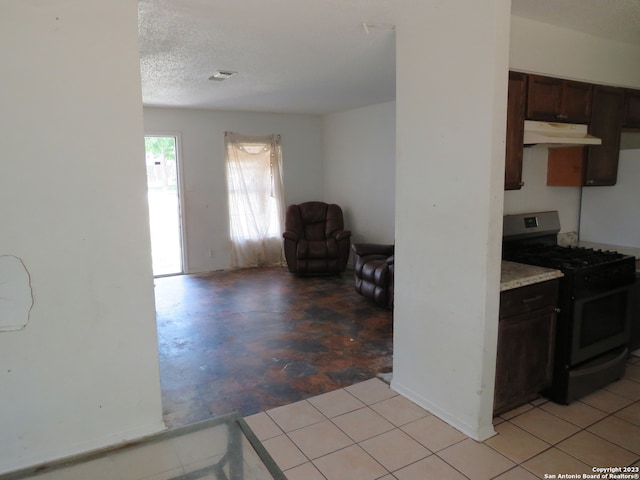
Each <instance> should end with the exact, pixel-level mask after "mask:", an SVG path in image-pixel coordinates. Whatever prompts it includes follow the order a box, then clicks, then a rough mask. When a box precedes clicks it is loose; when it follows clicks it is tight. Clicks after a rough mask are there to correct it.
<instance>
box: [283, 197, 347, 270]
mask: <svg viewBox="0 0 640 480" xmlns="http://www.w3.org/2000/svg"><path fill="white" fill-rule="evenodd" d="M282 236H283V237H284V256H285V258H286V260H287V266H288V268H289V271H290V272H292V273H300V274H326V273H341V272H344V270H345V268H346V266H347V261H348V260H349V247H350V245H351V232H350V231H349V230H344V221H343V218H342V209H341V208H340V207H339V206H338V205H335V204H327V203H324V202H305V203H301V204H299V205H289V207H287V212H286V215H285V232H284V233H283V235H282Z"/></svg>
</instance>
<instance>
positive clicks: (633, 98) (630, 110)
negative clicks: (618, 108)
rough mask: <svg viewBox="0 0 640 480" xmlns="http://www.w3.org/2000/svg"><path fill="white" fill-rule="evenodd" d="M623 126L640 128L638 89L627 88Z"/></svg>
mask: <svg viewBox="0 0 640 480" xmlns="http://www.w3.org/2000/svg"><path fill="white" fill-rule="evenodd" d="M622 126H623V127H626V128H640V90H631V89H627V90H626V91H625V101H624V121H623V123H622Z"/></svg>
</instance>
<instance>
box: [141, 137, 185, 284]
mask: <svg viewBox="0 0 640 480" xmlns="http://www.w3.org/2000/svg"><path fill="white" fill-rule="evenodd" d="M144 136H145V137H173V138H175V142H176V175H177V177H178V178H177V180H176V187H177V189H178V226H179V228H180V232H179V233H180V256H181V262H182V272H180V273H170V274H166V275H154V277H169V276H173V275H185V274H188V273H190V272H189V268H188V265H189V263H188V258H189V257H188V252H187V241H186V240H187V236H186V233H185V230H186V222H185V212H186V209H185V201H184V183H183V178H184V175H183V173H182V139H181V138H180V133H178V132H167V131H157V130H150V131H147V130H145V132H144ZM145 156H146V148H145ZM145 181H146V174H145ZM147 190H148V187H147Z"/></svg>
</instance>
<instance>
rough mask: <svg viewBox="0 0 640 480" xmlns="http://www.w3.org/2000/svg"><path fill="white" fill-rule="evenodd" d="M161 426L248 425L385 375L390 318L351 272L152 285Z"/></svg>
mask: <svg viewBox="0 0 640 480" xmlns="http://www.w3.org/2000/svg"><path fill="white" fill-rule="evenodd" d="M155 294H156V311H157V323H158V340H159V351H160V377H161V385H162V402H163V409H164V417H165V421H166V423H167V425H168V426H179V425H185V424H189V423H193V422H196V421H200V420H204V419H207V418H210V417H211V416H218V415H223V414H226V413H229V412H232V411H238V412H240V414H241V415H243V416H247V415H252V414H254V413H257V412H260V411H264V410H268V409H271V408H274V407H278V406H281V405H285V404H288V403H292V402H296V401H298V400H303V399H306V398H309V397H311V396H314V395H318V394H322V393H326V392H329V391H332V390H336V389H338V388H342V387H345V386H348V385H351V384H354V383H356V382H360V381H363V380H366V379H369V378H373V377H375V376H376V375H378V374H381V373H388V372H390V371H391V365H392V349H393V338H392V337H393V321H392V313H391V311H389V310H385V309H382V308H380V307H378V306H376V305H375V304H373V303H372V302H370V301H369V300H368V299H366V298H363V297H361V296H360V295H358V294H356V293H355V291H354V288H353V272H352V271H351V270H347V272H345V273H343V274H342V275H339V276H321V277H300V276H296V275H292V274H291V273H289V272H288V271H287V270H286V268H281V267H272V268H262V269H244V270H229V271H220V272H213V273H211V274H207V275H184V276H174V277H163V278H157V279H156V280H155Z"/></svg>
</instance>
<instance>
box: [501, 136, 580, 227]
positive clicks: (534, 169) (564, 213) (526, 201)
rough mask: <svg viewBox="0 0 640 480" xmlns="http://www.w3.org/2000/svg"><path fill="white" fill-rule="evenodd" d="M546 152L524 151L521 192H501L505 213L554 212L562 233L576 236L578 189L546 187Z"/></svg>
mask: <svg viewBox="0 0 640 480" xmlns="http://www.w3.org/2000/svg"><path fill="white" fill-rule="evenodd" d="M548 155H549V149H548V148H545V147H531V148H525V149H524V155H523V159H522V181H523V182H524V186H523V187H522V188H521V189H520V190H510V191H509V190H507V191H505V192H504V213H505V215H511V214H515V213H528V212H544V211H547V210H557V211H558V214H559V215H560V227H561V230H560V231H561V232H563V233H564V232H577V231H578V225H579V222H580V191H581V189H580V187H547V163H548V160H547V158H548Z"/></svg>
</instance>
